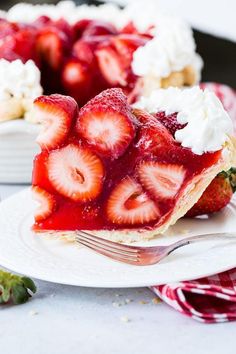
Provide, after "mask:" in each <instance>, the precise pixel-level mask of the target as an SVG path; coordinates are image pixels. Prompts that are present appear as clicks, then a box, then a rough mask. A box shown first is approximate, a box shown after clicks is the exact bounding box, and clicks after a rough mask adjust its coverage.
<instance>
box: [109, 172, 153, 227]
mask: <svg viewBox="0 0 236 354" xmlns="http://www.w3.org/2000/svg"><path fill="white" fill-rule="evenodd" d="M107 216H108V219H109V220H110V221H111V222H112V223H115V224H128V225H129V224H131V225H135V224H143V223H148V222H150V221H153V220H155V219H157V217H158V216H159V210H158V207H157V206H156V205H155V203H154V202H153V201H152V200H151V199H150V198H148V196H147V195H146V194H145V193H144V192H143V191H142V187H141V186H140V184H138V183H137V182H135V180H133V179H132V178H130V177H126V178H125V179H123V180H122V181H121V182H120V184H118V185H117V186H116V187H115V189H114V190H113V191H112V193H111V195H110V198H109V199H108V202H107Z"/></svg>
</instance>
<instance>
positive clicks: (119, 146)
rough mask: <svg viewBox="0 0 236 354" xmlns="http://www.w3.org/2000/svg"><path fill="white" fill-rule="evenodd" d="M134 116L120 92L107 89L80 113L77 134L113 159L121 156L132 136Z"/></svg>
mask: <svg viewBox="0 0 236 354" xmlns="http://www.w3.org/2000/svg"><path fill="white" fill-rule="evenodd" d="M135 124H136V121H135V117H134V116H133V114H132V113H131V109H130V106H129V105H128V103H127V99H126V97H125V95H124V94H123V93H122V90H121V89H108V90H105V91H103V92H102V93H100V94H99V95H98V96H96V97H95V98H93V99H92V100H91V101H89V102H88V103H87V104H86V105H85V106H84V107H83V108H82V109H81V110H80V113H79V118H78V120H77V124H76V129H77V133H78V134H79V135H80V136H82V137H83V138H85V139H86V140H87V141H88V143H89V144H91V145H94V146H95V147H96V149H97V151H98V152H100V153H103V154H105V155H107V156H109V157H111V158H112V159H115V158H118V157H119V156H121V155H122V154H123V153H124V151H125V150H126V149H127V147H128V145H129V144H130V143H131V141H132V140H133V138H134V135H135Z"/></svg>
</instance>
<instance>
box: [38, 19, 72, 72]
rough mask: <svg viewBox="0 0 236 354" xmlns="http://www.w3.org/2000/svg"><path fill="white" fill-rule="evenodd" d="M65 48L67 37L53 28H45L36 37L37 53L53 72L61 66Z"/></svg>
mask: <svg viewBox="0 0 236 354" xmlns="http://www.w3.org/2000/svg"><path fill="white" fill-rule="evenodd" d="M67 46H68V38H67V36H66V35H65V33H64V32H62V31H59V30H58V29H57V28H55V27H51V26H49V27H45V28H43V29H42V30H41V31H40V32H39V34H38V36H37V40H36V50H37V53H38V55H40V57H41V58H42V59H43V61H44V62H45V63H47V64H48V65H49V66H50V67H51V68H52V69H54V70H57V69H59V67H60V66H61V64H62V61H63V59H64V56H65V52H66V49H67Z"/></svg>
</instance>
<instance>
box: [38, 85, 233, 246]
mask: <svg viewBox="0 0 236 354" xmlns="http://www.w3.org/2000/svg"><path fill="white" fill-rule="evenodd" d="M155 95H156V96H155ZM34 105H35V114H37V119H40V120H41V121H42V123H43V127H44V128H43V130H42V132H41V133H40V135H39V136H38V139H37V142H38V144H39V145H40V147H41V149H42V151H41V153H40V154H39V155H37V156H36V158H35V161H34V169H33V187H32V189H33V194H34V198H35V199H36V200H37V201H38V202H39V203H40V206H39V208H38V209H37V211H36V213H35V224H34V227H33V228H34V230H35V231H36V232H51V233H55V234H58V235H62V234H63V235H66V236H67V235H73V234H74V232H75V231H76V230H92V231H93V232H95V233H96V234H97V235H100V236H103V237H107V238H110V239H113V240H117V241H126V242H127V241H138V240H141V239H148V238H151V237H154V236H155V235H158V234H159V233H162V232H164V231H165V230H166V229H167V228H168V227H169V226H170V225H172V224H174V223H175V222H176V221H177V220H178V219H179V218H181V217H182V216H183V215H184V214H185V213H186V212H187V211H188V210H189V209H190V208H191V207H192V206H193V205H194V203H195V202H196V201H197V200H198V199H199V198H200V196H201V194H202V193H203V191H204V190H205V189H206V187H207V186H208V185H209V183H210V182H211V180H212V179H213V178H214V177H215V176H216V175H217V173H218V172H220V171H222V170H224V169H228V168H229V167H231V165H232V164H233V155H234V153H235V147H234V143H233V138H232V137H231V131H232V124H231V121H230V119H229V117H228V115H227V113H226V112H225V111H224V109H223V107H222V105H221V103H220V102H219V100H218V99H217V98H216V97H215V96H214V94H212V93H209V92H207V91H205V92H204V91H201V90H200V89H199V88H194V89H191V90H190V89H189V90H187V89H186V90H180V89H167V90H159V91H157V92H156V93H154V94H153V95H151V96H150V97H149V98H147V97H146V98H143V99H142V100H141V101H140V102H138V103H137V104H136V107H131V106H130V105H129V104H128V103H127V98H126V96H125V95H124V94H123V93H122V90H121V89H108V90H106V91H103V92H102V93H101V94H99V95H98V96H96V97H95V98H93V99H92V100H91V101H89V102H88V103H87V104H86V105H85V106H84V107H82V108H81V109H80V110H79V109H78V106H77V104H76V102H75V101H74V100H73V99H72V98H70V97H68V96H62V95H51V96H41V97H39V98H37V99H36V100H35V103H34ZM196 120H198V122H196ZM196 125H197V128H196ZM173 126H174V127H175V133H173ZM176 127H177V128H176Z"/></svg>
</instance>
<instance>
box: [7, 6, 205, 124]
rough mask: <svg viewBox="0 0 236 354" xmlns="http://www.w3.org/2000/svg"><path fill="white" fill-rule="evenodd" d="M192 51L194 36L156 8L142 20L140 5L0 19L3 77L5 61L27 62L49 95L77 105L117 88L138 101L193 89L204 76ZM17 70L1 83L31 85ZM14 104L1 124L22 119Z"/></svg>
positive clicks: (31, 10)
mask: <svg viewBox="0 0 236 354" xmlns="http://www.w3.org/2000/svg"><path fill="white" fill-rule="evenodd" d="M135 3H136V2H135ZM140 14H141V16H140ZM195 49H196V48H195V43H194V39H193V35H192V31H191V29H190V28H189V27H188V26H187V25H186V24H185V23H183V22H182V21H180V20H179V19H176V18H174V17H168V16H164V15H161V14H160V11H159V9H157V8H156V2H155V1H153V2H150V3H149V5H148V4H147V6H146V7H145V12H144V13H143V4H141V3H140V2H139V1H138V2H137V3H136V4H133V5H130V6H127V7H126V8H125V9H119V8H118V7H117V6H115V5H111V4H105V5H101V6H98V7H95V6H87V5H82V6H76V5H75V4H74V3H73V2H72V1H63V2H60V3H59V4H57V5H30V4H23V3H19V4H17V5H16V6H14V7H12V8H11V9H10V10H9V11H8V12H1V13H0V58H1V59H5V61H4V62H0V71H5V67H6V66H7V64H6V61H8V62H14V61H21V62H22V63H27V62H28V61H29V60H30V61H32V62H33V63H34V64H35V65H36V66H37V68H38V70H39V71H40V75H41V85H42V87H43V92H44V94H52V93H55V92H58V93H61V94H66V95H70V96H72V97H73V98H74V99H75V100H76V101H77V102H78V103H79V105H80V106H81V105H84V104H85V103H86V102H87V101H88V100H89V99H91V98H92V97H94V96H95V95H97V94H98V93H100V92H101V91H103V90H105V89H108V88H112V87H120V88H122V89H123V91H124V92H125V94H126V95H128V100H129V102H134V101H136V100H137V98H138V97H140V96H141V95H149V93H150V92H151V91H152V90H153V89H154V88H159V87H168V86H184V85H186V86H191V85H194V84H196V83H197V82H198V80H199V75H200V71H201V59H200V57H199V56H198V55H197V54H196V51H195ZM17 63H18V62H17ZM17 65H18V67H19V68H20V65H19V63H18V64H17ZM22 65H23V64H22ZM30 65H31V66H32V64H30ZM15 66H16V64H15ZM1 67H2V69H1ZM17 70H18V69H17ZM17 70H16V71H14V72H15V73H16V75H15V76H13V75H10V74H9V75H8V74H7V73H8V71H7V72H6V74H5V75H4V77H3V79H2V80H6V81H7V82H11V84H12V83H13V82H14V83H15V82H17V86H18V87H19V86H20V85H21V86H22V87H25V86H27V79H25V80H26V81H25V82H24V80H23V79H24V77H25V76H21V77H20V79H19V75H18V74H17V73H18V71H17ZM19 70H21V69H19ZM34 72H35V73H36V74H35V75H36V76H37V77H38V73H37V70H34ZM30 79H31V78H30V77H29V80H30ZM0 91H1V87H0ZM0 94H1V92H0ZM10 94H11V92H10ZM38 95H39V94H38ZM17 103H19V102H17ZM4 104H5V102H2V100H1V95H0V105H4ZM12 104H13V107H14V110H13V109H12V111H13V112H6V114H5V111H4V114H3V115H4V118H2V120H3V119H4V120H7V119H11V118H20V117H21V116H23V115H24V113H25V108H23V110H22V104H20V103H19V104H18V106H17V105H16V104H15V102H14V101H12ZM23 106H24V104H23ZM9 110H10V108H9ZM7 113H9V114H7ZM10 113H11V114H10ZM29 119H30V117H29ZM0 120H1V117H0Z"/></svg>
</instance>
